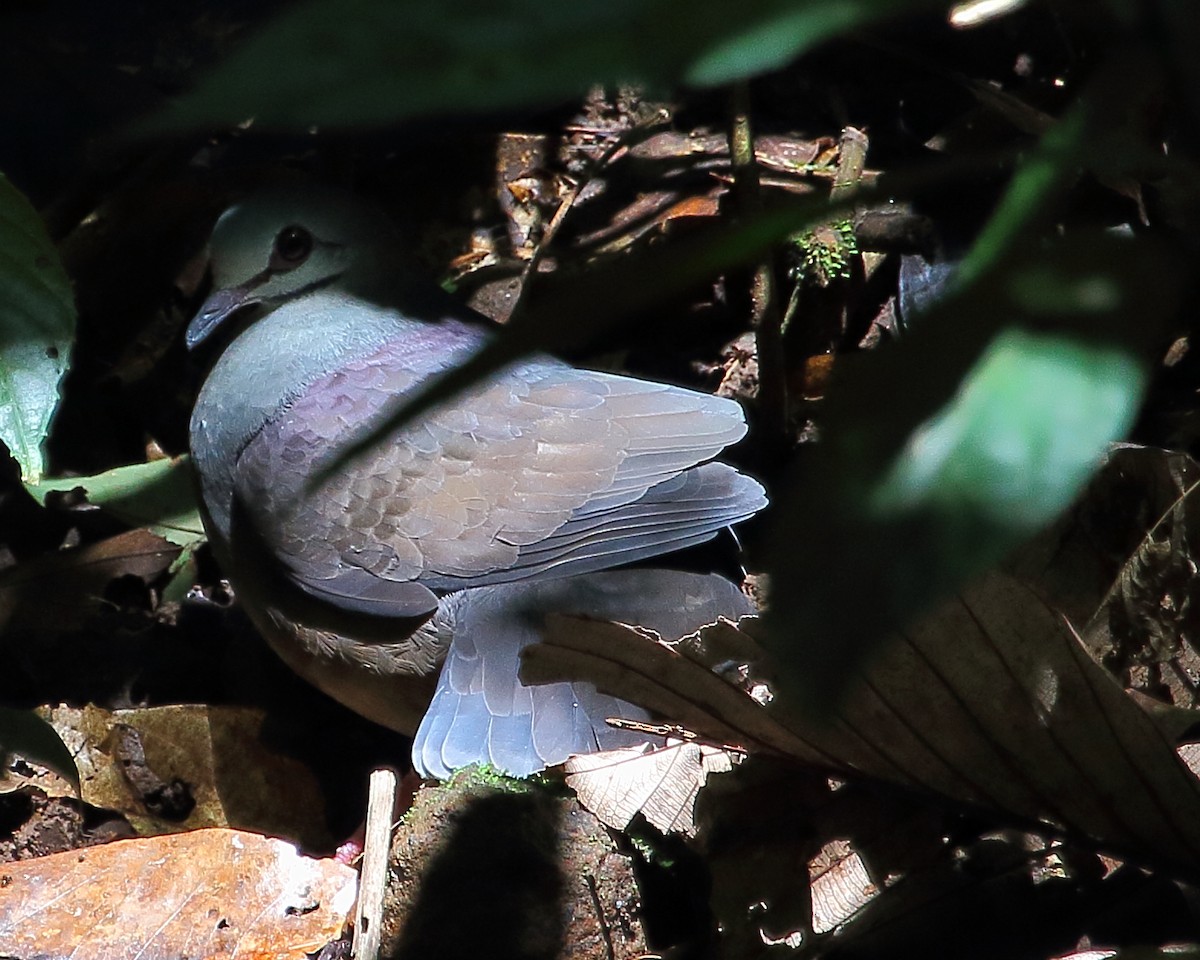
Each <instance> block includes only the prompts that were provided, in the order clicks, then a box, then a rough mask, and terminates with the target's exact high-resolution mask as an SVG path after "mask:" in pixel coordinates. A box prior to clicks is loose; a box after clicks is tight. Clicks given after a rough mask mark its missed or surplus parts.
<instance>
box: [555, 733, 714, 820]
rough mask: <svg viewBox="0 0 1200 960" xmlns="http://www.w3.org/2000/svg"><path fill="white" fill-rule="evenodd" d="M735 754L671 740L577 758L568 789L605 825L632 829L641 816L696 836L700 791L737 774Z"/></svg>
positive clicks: (571, 766)
mask: <svg viewBox="0 0 1200 960" xmlns="http://www.w3.org/2000/svg"><path fill="white" fill-rule="evenodd" d="M734 756H735V755H734V754H733V753H731V752H730V751H728V750H722V749H720V748H718V747H713V746H709V745H708V744H701V743H691V742H687V741H680V740H670V739H669V740H667V743H666V745H665V746H657V745H653V744H646V745H645V746H641V747H622V748H620V749H618V750H606V751H604V752H603V753H589V754H584V755H583V756H578V757H573V758H571V759H570V760H568V761H567V763H566V764H565V765H564V766H563V771H564V772H565V773H566V780H567V786H568V787H570V788H571V789H572V790H574V791H575V795H576V796H577V797H578V798H579V802H580V803H581V804H582V805H583V806H584V807H585V808H586V809H588V810H590V811H591V812H592V813H594V814H595V815H596V817H597V818H598V819H599V820H601V821H602V822H603V823H605V824H607V825H608V826H610V827H612V828H613V829H615V830H626V829H628V827H629V824H630V823H631V822H632V821H633V818H634V817H635V816H637V815H638V814H639V813H640V814H642V816H644V817H645V818H646V819H647V820H648V821H649V822H650V824H651V825H652V826H654V827H656V828H657V829H658V830H660V831H662V832H663V833H682V834H683V835H684V836H688V837H694V836H695V835H696V820H695V807H696V797H697V796H699V794H700V788H701V787H703V786H704V782H705V781H706V780H707V779H708V777H709V775H710V774H713V773H726V772H728V771H729V770H732V769H733V762H734V759H733V758H734Z"/></svg>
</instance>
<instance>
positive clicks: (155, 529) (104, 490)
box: [25, 457, 204, 547]
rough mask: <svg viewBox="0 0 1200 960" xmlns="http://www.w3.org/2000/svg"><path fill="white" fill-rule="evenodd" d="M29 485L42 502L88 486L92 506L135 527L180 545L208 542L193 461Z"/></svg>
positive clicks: (180, 460)
mask: <svg viewBox="0 0 1200 960" xmlns="http://www.w3.org/2000/svg"><path fill="white" fill-rule="evenodd" d="M25 486H26V489H28V490H29V492H30V494H32V495H33V496H34V497H36V498H37V499H38V500H44V499H45V496H46V494H47V493H50V492H52V491H60V492H67V491H70V490H75V489H76V488H82V489H83V490H84V492H85V493H86V494H87V498H88V501H89V502H90V503H93V504H95V505H96V506H98V507H102V508H103V509H105V510H107V511H108V512H109V513H111V514H113V516H115V517H118V518H119V519H121V520H123V521H124V522H125V523H127V524H129V525H130V526H131V527H147V528H149V529H150V531H151V532H152V533H154V534H156V535H157V536H160V537H162V538H163V539H164V540H168V541H170V542H171V543H174V544H176V545H177V546H181V547H188V546H191V545H193V544H196V543H198V542H200V541H201V540H203V539H204V526H203V523H202V522H201V520H200V513H199V510H198V508H197V505H196V491H195V485H194V483H193V481H192V475H191V465H190V462H189V460H188V458H187V457H177V458H175V459H172V460H152V461H150V462H149V463H134V464H130V465H129V466H125V467H116V468H115V469H113V470H107V471H105V472H104V473H99V474H96V475H95V476H91V477H66V478H63V479H60V480H41V481H39V482H38V483H27V484H26V485H25Z"/></svg>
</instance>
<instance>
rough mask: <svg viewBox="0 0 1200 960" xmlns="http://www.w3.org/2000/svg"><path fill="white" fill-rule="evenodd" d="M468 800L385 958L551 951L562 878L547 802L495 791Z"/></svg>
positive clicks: (558, 927) (553, 811)
mask: <svg viewBox="0 0 1200 960" xmlns="http://www.w3.org/2000/svg"><path fill="white" fill-rule="evenodd" d="M468 804H469V805H468V806H467V807H466V809H465V810H464V811H463V812H462V813H461V814H460V815H459V817H458V818H457V822H455V823H454V824H453V826H452V827H451V829H450V831H449V834H448V836H447V838H446V840H445V841H444V845H443V847H442V849H441V850H440V851H439V852H438V853H437V854H436V855H435V857H434V859H433V860H432V861H431V862H430V864H429V866H428V868H427V869H426V870H425V873H424V875H423V876H422V877H421V879H420V893H419V894H418V896H417V898H416V901H415V903H414V904H413V907H412V910H411V911H410V913H409V915H408V917H407V920H406V922H405V924H404V928H403V932H402V934H401V938H400V943H399V946H398V948H397V950H396V952H395V953H394V954H393V957H394V958H395V960H427V958H430V957H437V958H439V960H455V958H459V957H462V958H468V957H469V958H475V957H480V956H486V957H490V958H492V960H510V958H511V960H516V958H522V960H525V958H529V960H536V958H546V960H549V958H551V957H556V956H558V955H559V954H560V953H561V952H562V948H563V937H564V923H563V909H564V906H563V903H562V897H563V891H564V881H563V876H562V873H561V872H560V870H559V854H558V811H557V807H556V805H555V803H554V801H553V800H552V799H551V798H549V797H544V796H540V795H536V794H512V793H495V794H490V795H487V796H484V797H479V798H476V799H472V800H469V801H468Z"/></svg>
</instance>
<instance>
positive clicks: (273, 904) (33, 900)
mask: <svg viewBox="0 0 1200 960" xmlns="http://www.w3.org/2000/svg"><path fill="white" fill-rule="evenodd" d="M356 876H357V874H356V873H355V871H353V870H352V869H350V868H349V867H347V866H346V865H344V864H342V863H339V862H337V861H336V860H314V859H311V858H309V857H302V856H300V854H299V853H298V852H297V851H296V848H295V847H293V846H292V845H291V844H289V843H285V842H284V841H282V840H272V839H269V838H267V837H261V836H258V835H257V834H252V833H240V832H238V831H235V830H222V829H213V830H197V831H195V832H192V833H183V834H172V835H168V836H161V837H152V838H149V839H138V840H119V841H116V842H114V843H109V844H104V845H102V846H99V847H91V848H89V849H86V850H73V851H69V852H66V853H57V854H53V855H52V856H48V857H38V858H36V859H33V860H23V861H20V862H18V863H10V864H6V865H4V866H3V867H0V952H2V953H4V954H6V955H8V954H11V955H12V956H20V957H33V956H38V957H66V956H70V957H72V958H73V960H108V958H114V957H133V956H138V957H151V956H153V957H188V956H191V957H205V958H209V960H219V958H227V957H229V958H231V957H234V956H239V957H272V958H277V960H286V958H295V960H303V958H304V957H305V955H306V954H309V953H312V952H313V951H315V950H318V949H320V948H321V947H322V946H323V945H324V944H326V943H328V942H329V941H330V940H333V939H335V938H337V937H338V936H339V934H340V933H341V930H342V927H343V926H344V925H345V923H346V919H347V917H348V915H349V912H350V909H351V907H352V906H353V904H354V894H355V880H356Z"/></svg>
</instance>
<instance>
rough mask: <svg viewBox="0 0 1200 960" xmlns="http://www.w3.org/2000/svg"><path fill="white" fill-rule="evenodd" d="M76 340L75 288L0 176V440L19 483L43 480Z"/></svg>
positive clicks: (36, 220)
mask: <svg viewBox="0 0 1200 960" xmlns="http://www.w3.org/2000/svg"><path fill="white" fill-rule="evenodd" d="M74 335H75V302H74V297H73V294H72V291H71V281H70V280H68V279H67V274H66V271H65V270H64V269H63V266H62V263H61V261H60V260H59V258H58V252H57V251H56V250H55V249H54V244H53V243H51V241H50V237H49V236H48V235H47V233H46V228H45V226H43V224H42V219H41V217H39V216H38V213H37V211H36V210H35V209H34V208H33V207H32V206H31V205H30V203H29V201H28V200H26V199H25V197H24V196H22V195H21V194H20V192H18V191H17V189H16V188H15V187H14V186H13V185H12V184H11V183H10V182H9V181H8V179H7V178H6V177H5V176H4V175H3V174H0V440H2V441H4V443H5V445H6V446H7V447H8V449H9V451H10V452H11V453H12V455H13V456H14V457H15V458H16V460H17V463H19V464H20V465H21V476H22V477H23V478H24V479H26V480H28V481H37V480H38V479H39V478H40V477H41V475H42V468H43V461H42V443H43V441H44V440H45V439H46V434H47V433H48V431H49V429H50V418H51V417H52V416H53V415H54V410H55V408H56V407H57V406H58V388H59V382H60V381H61V380H62V377H63V375H64V374H65V373H66V371H67V357H68V355H69V353H70V349H71V341H72V339H73V338H74Z"/></svg>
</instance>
